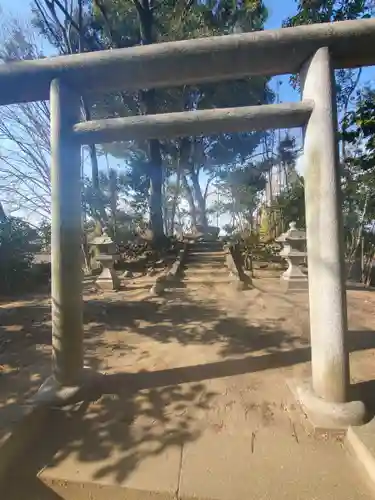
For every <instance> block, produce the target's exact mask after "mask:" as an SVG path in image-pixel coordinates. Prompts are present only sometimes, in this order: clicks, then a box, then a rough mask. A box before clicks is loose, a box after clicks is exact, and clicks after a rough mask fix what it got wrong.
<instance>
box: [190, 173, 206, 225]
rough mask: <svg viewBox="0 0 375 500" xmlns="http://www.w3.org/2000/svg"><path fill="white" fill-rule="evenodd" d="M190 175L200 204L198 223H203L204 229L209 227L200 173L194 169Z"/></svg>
mask: <svg viewBox="0 0 375 500" xmlns="http://www.w3.org/2000/svg"><path fill="white" fill-rule="evenodd" d="M190 177H191V182H192V184H193V189H194V195H195V199H196V201H197V204H198V211H197V219H198V224H200V225H202V226H203V228H204V229H207V227H208V222H207V215H206V200H205V199H204V197H203V195H202V191H201V187H200V184H199V179H198V175H197V174H196V172H194V170H192V171H191V172H190Z"/></svg>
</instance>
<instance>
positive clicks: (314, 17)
mask: <svg viewBox="0 0 375 500" xmlns="http://www.w3.org/2000/svg"><path fill="white" fill-rule="evenodd" d="M373 11H374V2H373V1H372V0H297V14H296V15H294V16H292V17H289V18H288V19H286V20H285V21H284V22H283V26H285V27H292V26H300V25H303V24H313V23H330V22H336V21H345V20H353V19H364V18H368V17H371V15H372V13H373ZM360 75H361V69H358V70H356V69H355V70H339V71H336V86H337V101H338V106H339V110H340V111H342V112H343V113H344V114H345V113H346V112H347V109H348V106H349V102H350V97H351V96H352V94H353V92H354V91H355V89H356V87H357V85H358V82H359V78H360ZM292 81H293V82H294V84H296V79H293V80H292Z"/></svg>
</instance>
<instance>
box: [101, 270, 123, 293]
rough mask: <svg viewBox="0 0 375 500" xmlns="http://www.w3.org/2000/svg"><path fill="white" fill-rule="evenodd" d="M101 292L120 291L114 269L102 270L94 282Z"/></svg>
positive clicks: (118, 280) (119, 284)
mask: <svg viewBox="0 0 375 500" xmlns="http://www.w3.org/2000/svg"><path fill="white" fill-rule="evenodd" d="M96 284H97V285H98V286H99V287H100V288H101V289H102V290H120V287H121V281H120V278H119V277H118V276H117V274H116V271H115V270H114V269H109V268H108V267H107V268H104V269H103V271H102V272H101V274H100V275H99V276H98V278H97V280H96Z"/></svg>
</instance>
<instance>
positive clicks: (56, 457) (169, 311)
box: [0, 290, 375, 500]
mask: <svg viewBox="0 0 375 500" xmlns="http://www.w3.org/2000/svg"><path fill="white" fill-rule="evenodd" d="M84 321H85V337H86V344H85V355H86V361H87V363H88V364H90V365H91V366H92V367H93V368H95V369H98V370H100V369H102V366H103V359H102V357H101V356H102V351H101V349H107V348H108V349H110V350H111V351H112V352H116V351H119V352H121V355H123V356H126V354H127V352H128V351H131V350H132V349H136V348H137V345H139V344H140V343H142V341H143V339H145V340H152V341H154V342H157V343H160V344H169V343H172V342H173V343H178V344H180V345H181V346H188V345H194V344H195V345H202V346H203V345H205V346H207V345H214V344H215V345H218V346H219V347H218V353H219V356H220V357H221V359H219V360H217V361H213V362H205V363H202V364H199V363H196V364H193V365H190V366H180V367H172V368H167V369H163V370H152V371H146V370H145V371H138V373H117V374H116V373H115V374H111V375H107V376H106V377H105V378H104V379H103V384H102V386H101V387H100V388H98V392H99V393H100V394H102V396H101V397H98V398H97V400H96V402H95V403H91V404H90V405H88V404H83V405H80V406H79V407H77V408H74V409H72V410H71V411H64V412H59V411H54V412H52V413H51V419H50V420H51V426H50V427H49V428H48V429H47V430H46V435H45V436H43V445H42V446H38V449H37V450H35V453H34V451H33V461H32V463H30V461H29V460H27V462H25V464H23V465H20V467H19V468H18V467H17V471H15V474H16V473H17V475H19V472H20V470H21V469H22V468H23V475H24V476H25V481H19V480H16V478H14V480H9V484H11V486H12V488H13V489H12V490H10V491H9V492H8V494H7V495H6V498H7V499H9V500H26V498H28V499H29V498H31V499H32V500H34V498H33V497H32V496H31V491H33V493H32V494H33V495H34V496H35V499H38V500H56V499H58V498H59V497H58V496H57V495H55V494H54V493H52V492H51V491H50V490H48V489H46V488H45V487H44V486H43V484H42V483H41V482H40V481H39V480H38V479H37V478H36V473H37V472H38V470H40V468H41V467H43V465H45V464H46V463H55V464H57V463H59V462H61V461H62V460H63V459H64V458H65V457H67V456H71V455H74V456H75V457H76V459H77V460H78V461H79V462H81V463H85V464H89V465H90V464H91V466H92V477H93V479H98V480H100V479H103V478H105V477H109V476H111V477H112V478H113V479H114V481H115V482H117V483H121V482H123V481H124V480H126V478H127V477H128V475H129V474H130V473H131V472H132V471H133V470H134V469H136V468H137V467H138V466H139V464H140V463H141V462H142V461H144V460H145V459H149V458H152V457H155V456H158V455H160V454H161V453H163V452H164V451H165V450H166V449H174V448H181V446H182V445H184V444H186V443H188V442H191V441H194V440H196V439H197V438H198V437H199V435H200V432H201V431H200V429H199V426H197V425H196V419H195V417H194V416H193V415H196V413H197V412H199V411H200V410H201V411H202V412H204V410H205V409H207V408H208V407H209V406H210V403H211V401H212V399H213V398H214V397H215V393H214V392H213V391H211V390H209V389H208V387H207V385H206V384H205V381H207V380H212V379H215V378H221V377H229V376H233V375H241V374H246V373H253V372H256V371H263V370H268V369H270V368H279V367H288V366H293V365H295V364H298V363H305V362H307V361H309V359H310V347H309V340H308V338H303V337H302V338H301V336H297V335H295V334H293V333H291V332H287V331H283V330H281V329H280V328H279V326H278V324H277V322H276V321H274V320H271V319H268V320H267V319H266V320H263V321H262V322H261V324H259V323H258V324H255V322H254V324H251V322H249V321H245V320H242V319H241V318H239V317H233V316H231V315H230V311H228V312H225V311H223V310H221V309H218V307H217V306H216V304H215V302H214V301H212V300H210V299H209V298H207V300H206V301H205V302H204V303H202V301H195V300H194V299H193V298H191V297H187V295H186V294H185V292H184V291H183V290H179V291H176V292H175V295H173V296H169V295H166V296H165V297H164V298H163V299H147V300H143V301H129V300H127V301H125V300H121V296H120V295H116V296H113V297H112V298H110V299H108V300H104V299H98V298H89V299H88V300H87V301H86V303H85V312H84ZM202 325H206V326H205V328H203V327H202ZM108 332H117V334H116V335H114V336H112V337H111V340H110V342H109V340H108V337H107V334H108ZM50 336H51V317H50V305H49V301H48V300H47V299H46V298H45V299H43V300H40V299H38V300H32V301H26V302H18V303H14V304H6V306H5V308H2V309H0V365H1V367H2V371H1V372H0V408H4V407H7V406H9V405H15V404H20V403H21V402H24V401H25V399H27V397H28V396H30V395H31V394H32V393H34V392H35V391H36V390H37V388H38V387H39V385H40V383H41V381H42V380H43V379H44V378H45V377H46V376H47V375H48V373H49V370H50V353H51V348H50V341H51V339H50ZM113 339H115V340H113ZM349 346H350V349H351V350H352V351H360V350H366V349H372V348H375V334H374V332H373V331H370V330H361V331H352V332H350V335H349ZM235 356H237V359H236V358H235ZM239 356H241V357H239ZM372 389H373V384H372V385H371V384H370V383H368V384H367V385H366V386H364V385H362V387H361V386H360V384H358V385H357V387H356V391H360V392H361V393H362V392H363V393H364V394H365V393H366V394H368V404H369V405H370V406H371V405H372V406H371V408H374V403H373V401H374V400H373V399H371V398H370V392H371V390H372ZM22 391H23V392H22ZM20 394H22V395H20ZM108 458H111V461H110V464H108V463H106V465H105V466H102V465H101V462H102V461H103V460H105V459H108Z"/></svg>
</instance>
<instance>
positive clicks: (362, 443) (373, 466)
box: [346, 419, 375, 486]
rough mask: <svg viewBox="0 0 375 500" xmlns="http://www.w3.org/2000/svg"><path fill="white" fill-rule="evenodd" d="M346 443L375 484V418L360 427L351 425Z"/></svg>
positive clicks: (374, 484)
mask: <svg viewBox="0 0 375 500" xmlns="http://www.w3.org/2000/svg"><path fill="white" fill-rule="evenodd" d="M346 445H347V447H348V449H349V451H350V452H351V454H352V455H353V456H354V457H355V458H356V460H357V461H358V465H359V466H360V468H361V469H362V471H363V472H364V473H365V474H366V475H367V477H368V479H369V481H370V482H371V484H372V485H373V486H375V419H372V420H371V421H370V422H369V423H368V424H366V425H362V426H359V427H354V426H353V427H349V429H348V432H347V435H346Z"/></svg>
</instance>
